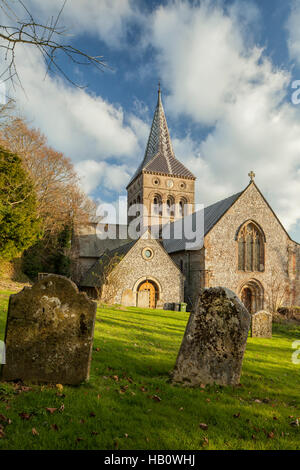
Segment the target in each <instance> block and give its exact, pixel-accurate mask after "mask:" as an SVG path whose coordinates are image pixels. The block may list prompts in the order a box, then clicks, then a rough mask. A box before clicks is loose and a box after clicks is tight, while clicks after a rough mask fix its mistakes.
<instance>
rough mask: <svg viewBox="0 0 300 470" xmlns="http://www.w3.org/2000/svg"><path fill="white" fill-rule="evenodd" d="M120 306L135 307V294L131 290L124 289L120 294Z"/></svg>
mask: <svg viewBox="0 0 300 470" xmlns="http://www.w3.org/2000/svg"><path fill="white" fill-rule="evenodd" d="M121 305H124V306H125V307H135V306H136V294H135V293H134V292H133V291H132V290H131V289H125V290H124V291H123V292H122V298H121Z"/></svg>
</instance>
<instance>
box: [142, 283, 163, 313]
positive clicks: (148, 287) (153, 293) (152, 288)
mask: <svg viewBox="0 0 300 470" xmlns="http://www.w3.org/2000/svg"><path fill="white" fill-rule="evenodd" d="M141 291H147V292H149V308H156V304H157V300H158V293H159V290H158V286H157V284H156V283H155V282H154V281H150V280H146V281H143V282H142V283H141V284H140V285H139V287H138V289H137V292H141Z"/></svg>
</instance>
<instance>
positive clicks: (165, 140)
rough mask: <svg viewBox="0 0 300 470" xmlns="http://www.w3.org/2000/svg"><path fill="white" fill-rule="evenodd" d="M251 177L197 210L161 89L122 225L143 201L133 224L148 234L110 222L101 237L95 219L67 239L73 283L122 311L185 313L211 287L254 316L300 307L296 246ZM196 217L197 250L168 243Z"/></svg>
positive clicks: (181, 243) (298, 249)
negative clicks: (180, 309)
mask: <svg viewBox="0 0 300 470" xmlns="http://www.w3.org/2000/svg"><path fill="white" fill-rule="evenodd" d="M249 178H250V181H249V184H248V185H247V186H246V187H245V188H241V191H240V192H238V193H237V194H233V195H231V196H229V197H227V198H225V199H223V200H221V201H218V202H216V203H214V204H212V205H210V206H208V207H205V208H204V209H201V210H200V211H198V212H199V213H198V212H197V211H196V210H195V209H194V208H195V180H196V178H195V176H194V175H193V173H192V171H191V169H188V168H186V167H185V166H184V165H183V164H182V163H181V162H180V161H179V160H178V159H177V158H176V156H175V154H174V151H173V147H172V142H171V138H170V134H169V130H168V125H167V120H166V116H165V112H164V108H163V104H162V99H161V91H160V89H159V91H158V100H157V105H156V109H155V112H154V117H153V122H152V126H151V130H150V135H149V139H148V143H147V146H146V150H145V155H144V158H143V160H142V162H141V164H140V165H139V166H138V168H137V170H136V172H135V173H134V174H133V176H132V178H131V179H130V181H129V182H128V185H127V187H126V189H127V204H128V224H130V222H131V221H132V220H133V219H134V218H135V215H134V212H133V211H132V209H134V207H136V205H142V207H143V208H144V210H143V211H141V212H139V222H140V223H141V222H142V225H143V226H144V227H145V228H146V229H145V231H144V232H143V233H142V234H141V235H140V236H139V237H138V239H133V238H132V237H131V236H130V235H129V231H128V226H122V225H115V226H114V227H108V226H107V224H106V225H103V227H102V230H103V231H107V232H109V231H110V228H113V229H114V233H116V237H115V238H113V239H112V238H109V237H107V238H104V239H103V238H102V237H101V239H100V238H99V236H98V235H97V234H98V233H99V226H100V227H101V221H100V223H99V221H97V220H95V221H91V222H90V223H89V224H88V225H85V226H82V227H80V228H79V229H78V231H77V233H75V234H74V237H73V260H74V262H73V267H74V269H73V278H74V280H75V282H77V284H78V285H79V287H80V289H81V290H84V291H86V292H87V293H88V295H90V296H92V297H98V298H101V300H102V301H103V302H105V303H116V304H123V305H126V306H140V307H150V308H161V309H170V308H172V306H174V305H178V304H180V303H181V302H186V303H187V304H188V308H190V307H191V306H192V305H193V303H194V301H195V299H196V298H197V293H198V292H199V289H201V288H204V287H216V286H223V287H227V288H229V289H231V290H232V291H234V292H235V293H236V294H237V295H238V297H239V298H240V299H241V300H242V301H243V303H244V304H245V306H246V308H247V309H248V310H249V312H251V313H254V312H256V311H259V310H261V309H268V310H271V311H276V310H277V308H279V307H281V306H291V305H300V245H299V244H298V243H297V242H295V241H293V240H292V239H291V238H290V236H289V234H288V233H287V231H286V230H285V228H284V227H283V225H282V223H281V222H280V220H279V218H278V217H277V216H276V214H275V213H274V211H273V210H272V208H271V207H270V205H269V204H268V202H267V201H266V199H265V198H264V196H263V194H262V193H261V191H260V190H259V188H258V187H257V185H256V183H255V174H254V173H253V172H250V173H249ZM149 214H150V216H151V217H150V216H149ZM197 214H198V215H199V216H201V217H200V218H201V220H202V221H203V224H202V225H203V226H202V228H201V230H202V238H201V239H202V243H201V244H199V245H198V246H193V247H191V244H190V243H189V242H188V240H187V239H186V237H185V236H184V235H183V236H182V237H181V238H175V237H172V233H174V227H176V224H178V223H179V222H180V221H183V222H184V221H185V220H187V218H192V219H193V218H194V216H196V215H197ZM153 220H154V221H155V222H154V223H153ZM172 227H173V231H172ZM166 228H169V230H165V229H166ZM199 230H200V228H199ZM154 232H155V233H156V236H154V235H153V234H154ZM121 233H122V234H123V235H122V236H121V235H120V234H121ZM124 233H125V234H126V235H125V236H124ZM165 233H168V234H169V235H170V234H171V236H167V237H166V236H165V235H164V234H165Z"/></svg>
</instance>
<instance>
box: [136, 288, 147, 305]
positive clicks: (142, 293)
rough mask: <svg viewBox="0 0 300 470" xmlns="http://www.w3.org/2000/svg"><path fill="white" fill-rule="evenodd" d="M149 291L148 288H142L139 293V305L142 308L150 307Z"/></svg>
mask: <svg viewBox="0 0 300 470" xmlns="http://www.w3.org/2000/svg"><path fill="white" fill-rule="evenodd" d="M149 296H150V294H149V292H148V291H147V290H141V291H140V292H138V294H137V306H138V307H141V308H149Z"/></svg>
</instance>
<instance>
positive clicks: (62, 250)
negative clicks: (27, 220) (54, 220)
mask: <svg viewBox="0 0 300 470" xmlns="http://www.w3.org/2000/svg"><path fill="white" fill-rule="evenodd" d="M71 234H72V232H71V228H70V226H69V225H66V226H65V227H63V229H62V230H61V231H60V232H59V233H58V234H57V236H55V234H53V236H52V238H51V239H50V240H48V242H47V243H45V240H39V241H38V242H37V243H36V244H35V245H33V246H32V247H30V248H29V249H28V250H26V251H25V253H24V254H23V257H22V269H23V272H24V273H25V274H26V275H27V276H29V277H30V279H32V280H35V279H36V278H37V276H38V273H40V272H47V273H54V274H61V275H63V276H67V277H69V276H70V266H71V260H70V255H69V252H70V247H71Z"/></svg>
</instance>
